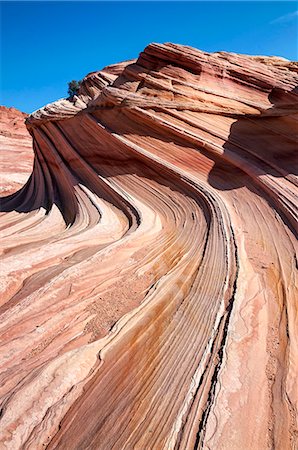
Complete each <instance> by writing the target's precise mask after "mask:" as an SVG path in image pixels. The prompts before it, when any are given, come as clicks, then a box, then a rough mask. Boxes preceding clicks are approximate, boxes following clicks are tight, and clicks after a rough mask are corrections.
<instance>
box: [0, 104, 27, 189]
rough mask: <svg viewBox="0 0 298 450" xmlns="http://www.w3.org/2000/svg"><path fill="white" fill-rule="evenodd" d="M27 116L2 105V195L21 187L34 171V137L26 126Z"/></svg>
mask: <svg viewBox="0 0 298 450" xmlns="http://www.w3.org/2000/svg"><path fill="white" fill-rule="evenodd" d="M26 117H27V114H25V113H22V112H21V111H18V110H17V109H15V108H6V107H5V106H0V151H1V176H0V194H1V195H8V194H12V193H13V192H15V191H17V190H18V189H20V187H21V186H22V185H23V184H25V182H26V181H27V179H28V177H29V175H30V173H31V171H32V163H33V152H32V139H31V137H30V135H29V133H28V130H27V128H26V126H25V118H26Z"/></svg>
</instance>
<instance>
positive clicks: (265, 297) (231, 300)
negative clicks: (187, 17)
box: [0, 44, 298, 450]
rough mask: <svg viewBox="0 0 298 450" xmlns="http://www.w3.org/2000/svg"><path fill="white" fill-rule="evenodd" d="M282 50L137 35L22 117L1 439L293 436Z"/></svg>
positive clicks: (290, 87)
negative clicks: (131, 45) (67, 95)
mask: <svg viewBox="0 0 298 450" xmlns="http://www.w3.org/2000/svg"><path fill="white" fill-rule="evenodd" d="M297 84H298V75H297V64H296V63H292V62H289V61H286V60H283V59H281V58H274V57H272V58H268V57H251V56H245V55H236V54H230V53H224V52H220V53H213V54H209V53H205V52H201V51H199V50H195V49H192V48H190V47H185V46H179V45H173V44H164V45H161V44H151V45H149V46H148V47H147V48H146V49H145V50H144V52H142V53H141V55H140V56H139V58H138V60H136V61H129V62H126V63H121V64H119V65H115V66H109V67H107V68H105V69H103V70H102V71H100V72H94V73H92V74H89V75H88V76H87V77H86V78H85V79H84V81H83V83H82V86H81V89H80V91H79V93H78V95H77V96H75V97H74V98H72V99H68V100H65V99H64V100H60V101H58V102H55V103H53V104H51V105H47V106H46V107H44V108H42V109H41V110H39V111H37V112H35V113H33V114H32V115H31V116H30V117H29V118H28V119H27V127H28V129H29V131H30V133H31V135H32V137H33V147H34V153H35V160H34V168H33V173H32V176H31V178H30V179H29V181H28V183H27V184H26V185H25V186H24V188H23V189H22V190H21V191H19V192H18V193H16V194H14V195H12V196H10V197H7V198H5V199H2V203H1V205H2V211H4V212H3V214H2V216H1V229H2V248H3V254H2V265H3V269H4V270H2V277H3V281H2V282H1V283H2V286H3V292H2V297H1V298H2V301H1V325H0V326H1V335H2V336H3V339H2V344H1V349H0V351H1V361H2V371H1V397H2V417H1V422H0V423H1V442H2V446H3V447H2V448H5V449H6V448H7V449H17V448H24V449H39V448H40V449H41V448H45V447H47V448H49V449H52V448H53V449H54V448H60V449H79V448H90V449H103V450H107V449H112V448H114V449H124V448H125V449H133V448H134V449H195V448H204V449H251V450H256V449H265V448H268V449H269V448H279V449H294V448H295V446H296V445H297V402H298V394H297V361H298V352H297V345H298V343H297V317H298V316H297V259H296V255H295V249H297V241H296V238H297V120H298V104H297V89H296V86H297Z"/></svg>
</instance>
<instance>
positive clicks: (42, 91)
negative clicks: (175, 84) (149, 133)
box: [0, 1, 298, 112]
mask: <svg viewBox="0 0 298 450" xmlns="http://www.w3.org/2000/svg"><path fill="white" fill-rule="evenodd" d="M1 10H2V11H1V12H2V14H1V46H2V49H1V67H2V69H1V91H2V93H1V98H0V103H1V104H4V105H6V106H14V107H17V108H19V109H21V110H22V111H25V112H32V111H33V110H35V109H37V108H39V107H41V106H43V105H44V104H46V103H49V102H51V101H54V100H56V99H58V98H61V97H65V96H66V94H67V82H68V81H70V80H72V79H80V78H82V77H83V76H84V75H86V74H87V73H88V72H91V71H94V70H98V69H101V68H102V67H103V66H105V65H108V64H112V63H116V62H118V61H122V60H126V59H131V58H135V57H137V56H138V54H139V53H140V51H142V50H143V48H144V47H145V46H146V45H148V44H149V43H150V42H174V43H180V44H187V45H191V46H193V47H197V48H200V49H202V50H205V51H217V50H225V51H232V52H238V53H248V54H263V55H279V56H283V57H286V58H289V59H292V60H295V59H296V60H297V59H298V54H297V53H298V50H297V28H298V14H297V10H298V4H297V2H291V1H288V2H278V1H272V2H271V1H263V2H241V1H239V2H238V1H232V2H224V1H221V2H215V1H210V2H208V1H205V2H170V1H166V2H136V1H134V2H124V1H122V2H113V1H110V2H2V3H1Z"/></svg>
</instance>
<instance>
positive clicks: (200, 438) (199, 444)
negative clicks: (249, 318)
mask: <svg viewBox="0 0 298 450" xmlns="http://www.w3.org/2000/svg"><path fill="white" fill-rule="evenodd" d="M230 231H231V235H232V239H233V244H234V249H235V253H234V255H235V264H236V273H235V280H234V283H233V291H232V295H231V297H230V299H229V302H228V305H227V308H226V312H227V317H226V320H225V324H224V328H223V336H222V340H221V344H220V347H219V350H218V352H217V357H218V363H217V365H216V367H215V370H214V373H213V376H212V379H211V388H210V390H209V394H208V399H207V402H206V407H205V410H204V411H203V414H202V418H201V421H200V424H199V428H198V431H197V436H196V441H195V444H194V449H202V448H203V447H204V438H205V433H206V425H207V421H208V417H209V414H210V410H211V406H212V404H213V400H214V396H215V390H216V386H217V382H218V377H219V371H220V368H221V366H222V362H223V357H224V349H225V346H226V342H227V337H228V328H229V324H230V318H231V314H232V310H233V305H234V301H235V295H236V291H237V280H238V274H239V259H238V249H237V245H236V240H235V235H234V231H233V229H232V227H231V226H230ZM219 325H220V324H219Z"/></svg>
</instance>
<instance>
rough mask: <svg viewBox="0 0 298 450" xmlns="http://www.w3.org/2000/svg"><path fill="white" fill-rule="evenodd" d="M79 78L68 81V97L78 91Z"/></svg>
mask: <svg viewBox="0 0 298 450" xmlns="http://www.w3.org/2000/svg"><path fill="white" fill-rule="evenodd" d="M81 82H82V81H81V80H79V81H77V80H72V81H70V82H69V83H68V91H67V92H68V95H69V96H70V97H73V96H74V95H76V94H77V93H78V91H79V88H80V85H81Z"/></svg>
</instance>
